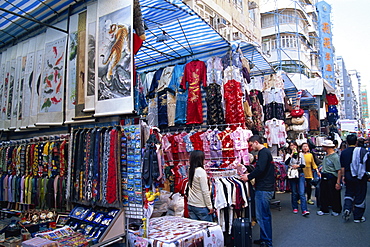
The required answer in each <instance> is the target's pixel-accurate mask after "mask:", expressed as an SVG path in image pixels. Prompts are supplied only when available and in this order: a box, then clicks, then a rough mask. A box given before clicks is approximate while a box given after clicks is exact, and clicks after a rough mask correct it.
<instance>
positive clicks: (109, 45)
mask: <svg viewBox="0 0 370 247" xmlns="http://www.w3.org/2000/svg"><path fill="white" fill-rule="evenodd" d="M115 4H116V5H114V7H113V9H115V11H114V12H110V11H112V8H111V5H110V6H109V7H110V8H108V7H107V1H100V2H99V8H98V11H99V12H98V16H100V17H99V22H98V34H99V36H98V51H97V53H98V54H97V66H98V70H97V72H98V74H97V85H96V89H95V93H96V98H95V101H96V102H95V116H104V115H115V114H127V113H132V111H133V109H134V108H133V88H132V82H133V81H132V65H133V63H132V56H131V51H132V32H131V29H132V2H129V1H127V2H126V1H117V2H115ZM104 5H105V6H104Z"/></svg>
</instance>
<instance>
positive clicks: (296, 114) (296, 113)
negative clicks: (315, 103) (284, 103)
mask: <svg viewBox="0 0 370 247" xmlns="http://www.w3.org/2000/svg"><path fill="white" fill-rule="evenodd" d="M303 114H304V110H303V109H301V108H296V109H294V110H292V111H291V112H290V115H291V116H292V117H302V116H303Z"/></svg>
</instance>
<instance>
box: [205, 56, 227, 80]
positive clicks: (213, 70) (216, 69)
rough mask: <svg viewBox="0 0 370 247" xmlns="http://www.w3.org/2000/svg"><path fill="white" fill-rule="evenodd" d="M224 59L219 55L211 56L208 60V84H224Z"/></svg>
mask: <svg viewBox="0 0 370 247" xmlns="http://www.w3.org/2000/svg"><path fill="white" fill-rule="evenodd" d="M222 70H223V67H222V61H221V58H219V57H211V58H210V59H208V60H207V84H208V85H210V84H212V83H216V84H218V85H222Z"/></svg>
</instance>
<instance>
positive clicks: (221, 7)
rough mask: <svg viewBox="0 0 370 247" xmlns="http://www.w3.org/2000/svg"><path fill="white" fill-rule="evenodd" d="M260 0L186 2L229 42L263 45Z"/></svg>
mask: <svg viewBox="0 0 370 247" xmlns="http://www.w3.org/2000/svg"><path fill="white" fill-rule="evenodd" d="M259 2H260V1H259V0H253V1H252V0H184V3H186V4H187V5H188V6H190V7H191V8H192V9H193V10H194V11H195V12H197V13H198V14H199V15H200V16H201V17H202V18H203V19H204V20H205V21H207V22H208V23H209V25H211V26H212V27H213V28H214V29H215V30H216V31H218V32H219V33H220V34H221V35H222V36H223V37H224V38H225V39H227V40H229V41H233V40H244V41H248V42H253V43H256V44H261V22H260V12H259Z"/></svg>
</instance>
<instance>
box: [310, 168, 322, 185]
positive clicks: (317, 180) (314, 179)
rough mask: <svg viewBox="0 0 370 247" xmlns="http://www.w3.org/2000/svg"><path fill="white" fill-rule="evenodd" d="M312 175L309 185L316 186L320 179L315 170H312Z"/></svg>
mask: <svg viewBox="0 0 370 247" xmlns="http://www.w3.org/2000/svg"><path fill="white" fill-rule="evenodd" d="M312 175H313V178H312V180H311V182H310V183H311V185H313V186H315V187H316V186H317V185H318V184H319V182H320V177H319V175H318V174H317V172H316V170H314V171H313V172H312Z"/></svg>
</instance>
